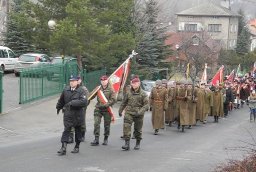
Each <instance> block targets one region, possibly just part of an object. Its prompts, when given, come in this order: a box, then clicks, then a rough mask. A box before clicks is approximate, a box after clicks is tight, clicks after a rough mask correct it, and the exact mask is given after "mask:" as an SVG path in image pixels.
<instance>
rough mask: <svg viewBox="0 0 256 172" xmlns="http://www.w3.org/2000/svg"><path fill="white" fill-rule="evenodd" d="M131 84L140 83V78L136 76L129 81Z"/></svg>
mask: <svg viewBox="0 0 256 172" xmlns="http://www.w3.org/2000/svg"><path fill="white" fill-rule="evenodd" d="M131 82H132V83H135V82H140V78H139V77H138V76H135V77H134V78H133V79H132V80H131Z"/></svg>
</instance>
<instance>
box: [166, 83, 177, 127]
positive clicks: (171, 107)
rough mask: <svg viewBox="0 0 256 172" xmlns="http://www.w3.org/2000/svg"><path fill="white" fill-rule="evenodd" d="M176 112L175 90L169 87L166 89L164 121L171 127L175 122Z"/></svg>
mask: <svg viewBox="0 0 256 172" xmlns="http://www.w3.org/2000/svg"><path fill="white" fill-rule="evenodd" d="M176 115H177V112H176V88H175V87H171V88H169V89H168V108H167V111H166V114H165V121H166V122H167V123H168V124H169V125H170V126H171V123H172V122H173V121H174V120H175V118H176Z"/></svg>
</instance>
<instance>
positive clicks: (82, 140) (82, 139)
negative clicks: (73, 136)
mask: <svg viewBox="0 0 256 172" xmlns="http://www.w3.org/2000/svg"><path fill="white" fill-rule="evenodd" d="M84 137H85V131H82V138H81V142H84Z"/></svg>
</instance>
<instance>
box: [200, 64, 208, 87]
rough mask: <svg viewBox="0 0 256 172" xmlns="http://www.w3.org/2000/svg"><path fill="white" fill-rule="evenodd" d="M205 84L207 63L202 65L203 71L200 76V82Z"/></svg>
mask: <svg viewBox="0 0 256 172" xmlns="http://www.w3.org/2000/svg"><path fill="white" fill-rule="evenodd" d="M202 83H204V84H207V63H205V65H204V72H203V74H202V78H201V84H202Z"/></svg>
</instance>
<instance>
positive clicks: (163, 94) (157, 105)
mask: <svg viewBox="0 0 256 172" xmlns="http://www.w3.org/2000/svg"><path fill="white" fill-rule="evenodd" d="M150 107H152V125H153V129H155V134H157V132H158V130H159V129H160V128H164V122H165V120H164V111H165V110H167V107H168V94H167V89H166V88H164V87H154V88H153V89H152V91H151V95H150Z"/></svg>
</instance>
